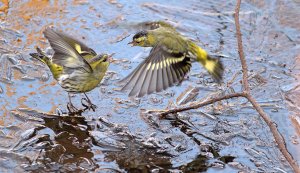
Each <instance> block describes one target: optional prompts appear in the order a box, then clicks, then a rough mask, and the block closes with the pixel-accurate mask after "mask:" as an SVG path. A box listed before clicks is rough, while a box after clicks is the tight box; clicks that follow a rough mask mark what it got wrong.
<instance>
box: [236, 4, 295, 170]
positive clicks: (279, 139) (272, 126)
mask: <svg viewBox="0 0 300 173" xmlns="http://www.w3.org/2000/svg"><path fill="white" fill-rule="evenodd" d="M240 6H241V0H237V4H236V7H235V15H234V21H235V26H236V36H237V43H238V52H239V56H240V60H241V64H242V69H243V87H244V93H245V96H246V98H247V99H248V100H249V101H250V102H251V104H252V105H253V107H254V108H255V109H256V111H257V112H258V113H259V115H260V116H261V117H262V118H263V119H264V121H265V122H266V123H267V125H268V126H269V128H270V130H271V132H272V134H273V137H274V138H275V141H276V143H277V144H278V148H279V150H280V151H281V153H282V154H283V156H284V157H285V158H286V160H287V161H288V162H289V164H290V165H291V167H292V168H293V170H294V171H295V172H296V173H300V168H299V166H298V165H297V162H296V161H295V160H294V159H293V157H292V156H291V154H290V153H289V152H288V150H287V148H286V144H285V141H284V139H283V137H282V136H281V134H280V133H279V131H278V129H277V127H276V124H275V123H274V122H273V121H272V120H271V118H270V117H269V116H268V115H267V114H266V113H265V112H264V110H263V109H262V108H261V106H259V104H258V103H257V102H256V100H255V99H254V98H253V97H252V96H251V94H250V88H249V83H248V67H247V63H246V59H245V54H244V50H243V42H242V34H241V28H240V22H239V12H240Z"/></svg>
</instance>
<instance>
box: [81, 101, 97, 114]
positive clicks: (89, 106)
mask: <svg viewBox="0 0 300 173" xmlns="http://www.w3.org/2000/svg"><path fill="white" fill-rule="evenodd" d="M85 102H86V103H85ZM81 104H82V106H84V107H85V109H84V110H93V111H94V112H95V111H96V109H97V106H96V105H94V104H93V103H92V102H91V101H90V100H88V99H86V98H82V99H81Z"/></svg>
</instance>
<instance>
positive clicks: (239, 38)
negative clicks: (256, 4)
mask: <svg viewBox="0 0 300 173" xmlns="http://www.w3.org/2000/svg"><path fill="white" fill-rule="evenodd" d="M240 6H241V0H237V4H236V7H235V15H234V21H235V29H236V38H237V43H238V52H239V56H240V60H241V65H242V71H243V87H244V90H245V91H246V92H247V93H249V92H250V88H249V84H248V66H247V63H246V58H245V54H244V51H243V42H242V34H241V27H240V22H239V13H240Z"/></svg>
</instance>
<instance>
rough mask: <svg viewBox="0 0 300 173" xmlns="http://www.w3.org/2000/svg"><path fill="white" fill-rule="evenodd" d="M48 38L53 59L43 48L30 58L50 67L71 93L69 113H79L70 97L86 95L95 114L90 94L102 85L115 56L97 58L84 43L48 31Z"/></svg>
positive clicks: (51, 30)
mask: <svg viewBox="0 0 300 173" xmlns="http://www.w3.org/2000/svg"><path fill="white" fill-rule="evenodd" d="M44 36H45V37H46V38H47V39H48V41H49V43H50V45H51V47H52V49H53V50H54V55H53V56H52V58H50V57H48V56H47V55H45V54H44V53H43V52H42V51H41V50H40V49H39V48H37V53H31V54H30V55H31V56H32V57H33V58H35V59H37V60H39V61H41V62H42V63H44V64H46V65H47V66H48V67H49V69H50V71H51V72H52V74H53V77H54V78H55V79H56V80H57V81H58V83H59V85H60V86H61V87H62V88H63V89H64V90H66V91H67V92H68V95H69V104H68V109H69V111H76V110H77V109H76V108H75V107H74V106H73V104H72V102H71V97H70V93H84V95H85V97H86V98H85V99H84V100H85V101H87V102H88V104H89V106H90V107H89V108H91V109H93V110H95V108H96V106H95V105H93V104H92V102H91V100H90V99H89V98H88V96H87V95H86V92H89V91H91V90H93V89H94V88H95V87H97V85H98V84H99V83H100V82H101V80H102V78H103V77H104V75H105V72H106V71H107V68H108V66H109V64H110V63H109V61H110V58H111V55H107V54H98V55H97V54H96V52H95V51H94V50H93V49H91V48H89V47H87V46H86V45H84V44H83V43H81V42H80V41H78V40H75V39H73V38H72V37H70V36H68V35H66V34H63V33H59V32H57V31H54V30H53V29H51V28H47V29H45V31H44ZM83 105H84V104H83ZM85 106H86V105H85Z"/></svg>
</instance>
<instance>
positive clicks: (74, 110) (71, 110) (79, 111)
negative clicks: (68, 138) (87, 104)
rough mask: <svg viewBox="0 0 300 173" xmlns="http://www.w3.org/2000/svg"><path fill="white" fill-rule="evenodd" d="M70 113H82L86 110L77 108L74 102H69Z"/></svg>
mask: <svg viewBox="0 0 300 173" xmlns="http://www.w3.org/2000/svg"><path fill="white" fill-rule="evenodd" d="M67 108H68V111H69V115H75V114H81V113H82V112H83V111H84V110H82V109H77V108H76V107H75V106H74V105H73V104H72V103H68V104H67Z"/></svg>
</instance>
